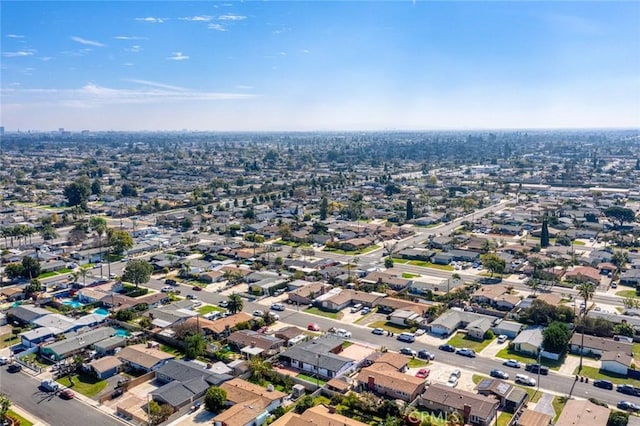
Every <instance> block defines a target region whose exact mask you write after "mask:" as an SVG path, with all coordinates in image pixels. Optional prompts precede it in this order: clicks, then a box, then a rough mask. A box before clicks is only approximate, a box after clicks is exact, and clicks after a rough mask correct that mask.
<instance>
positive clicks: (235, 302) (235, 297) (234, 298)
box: [227, 293, 244, 314]
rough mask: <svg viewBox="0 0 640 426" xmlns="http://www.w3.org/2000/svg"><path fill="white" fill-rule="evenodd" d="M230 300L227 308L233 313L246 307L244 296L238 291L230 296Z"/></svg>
mask: <svg viewBox="0 0 640 426" xmlns="http://www.w3.org/2000/svg"><path fill="white" fill-rule="evenodd" d="M228 302H229V304H228V305H227V309H228V310H229V312H231V313H232V314H235V313H236V312H240V311H241V310H242V308H243V307H244V302H243V301H242V297H240V295H239V294H237V293H233V294H232V295H231V296H229V299H228Z"/></svg>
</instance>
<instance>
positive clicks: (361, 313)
mask: <svg viewBox="0 0 640 426" xmlns="http://www.w3.org/2000/svg"><path fill="white" fill-rule="evenodd" d="M369 312H371V308H369V307H364V308H362V310H361V311H360V315H367V314H368V313H369Z"/></svg>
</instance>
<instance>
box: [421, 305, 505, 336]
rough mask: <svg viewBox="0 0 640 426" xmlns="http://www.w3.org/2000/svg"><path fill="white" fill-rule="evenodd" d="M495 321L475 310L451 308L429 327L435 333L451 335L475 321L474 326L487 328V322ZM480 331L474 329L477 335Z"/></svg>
mask: <svg viewBox="0 0 640 426" xmlns="http://www.w3.org/2000/svg"><path fill="white" fill-rule="evenodd" d="M478 320H485V321H478ZM487 321H488V322H487ZM493 321H495V319H494V318H493V317H490V316H488V315H482V314H476V313H474V312H467V311H463V310H460V309H451V310H449V311H447V312H445V313H444V314H442V315H440V316H439V317H438V318H436V319H435V320H434V321H433V322H431V324H429V329H430V331H431V333H433V334H439V335H442V336H449V335H451V334H452V333H453V332H454V331H456V330H458V329H459V328H463V327H467V326H468V325H469V324H471V323H474V326H477V327H482V328H485V327H486V325H487V324H489V326H490V325H491V324H493ZM488 329H489V328H487V330H488ZM479 332H480V330H479V329H477V330H474V332H473V334H474V335H475V336H479ZM485 332H486V330H485ZM483 338H484V334H483Z"/></svg>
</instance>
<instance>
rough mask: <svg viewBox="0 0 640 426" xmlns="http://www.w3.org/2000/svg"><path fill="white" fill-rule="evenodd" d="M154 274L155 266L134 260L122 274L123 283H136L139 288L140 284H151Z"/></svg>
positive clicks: (144, 261)
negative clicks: (152, 274) (150, 280)
mask: <svg viewBox="0 0 640 426" xmlns="http://www.w3.org/2000/svg"><path fill="white" fill-rule="evenodd" d="M152 272H153V266H152V265H151V264H150V263H149V262H147V261H146V260H142V259H133V260H130V261H128V262H127V266H125V269H124V273H123V274H122V281H128V282H130V283H134V284H135V285H136V287H138V285H140V284H145V283H148V282H149V279H150V278H151V273H152Z"/></svg>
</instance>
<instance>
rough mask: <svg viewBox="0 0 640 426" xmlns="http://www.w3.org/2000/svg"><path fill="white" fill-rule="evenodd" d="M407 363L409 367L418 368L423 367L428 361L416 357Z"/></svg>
mask: <svg viewBox="0 0 640 426" xmlns="http://www.w3.org/2000/svg"><path fill="white" fill-rule="evenodd" d="M408 365H409V368H419V367H424V366H425V365H429V363H428V362H427V361H423V360H421V359H418V358H411V359H410V360H409V364H408Z"/></svg>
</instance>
